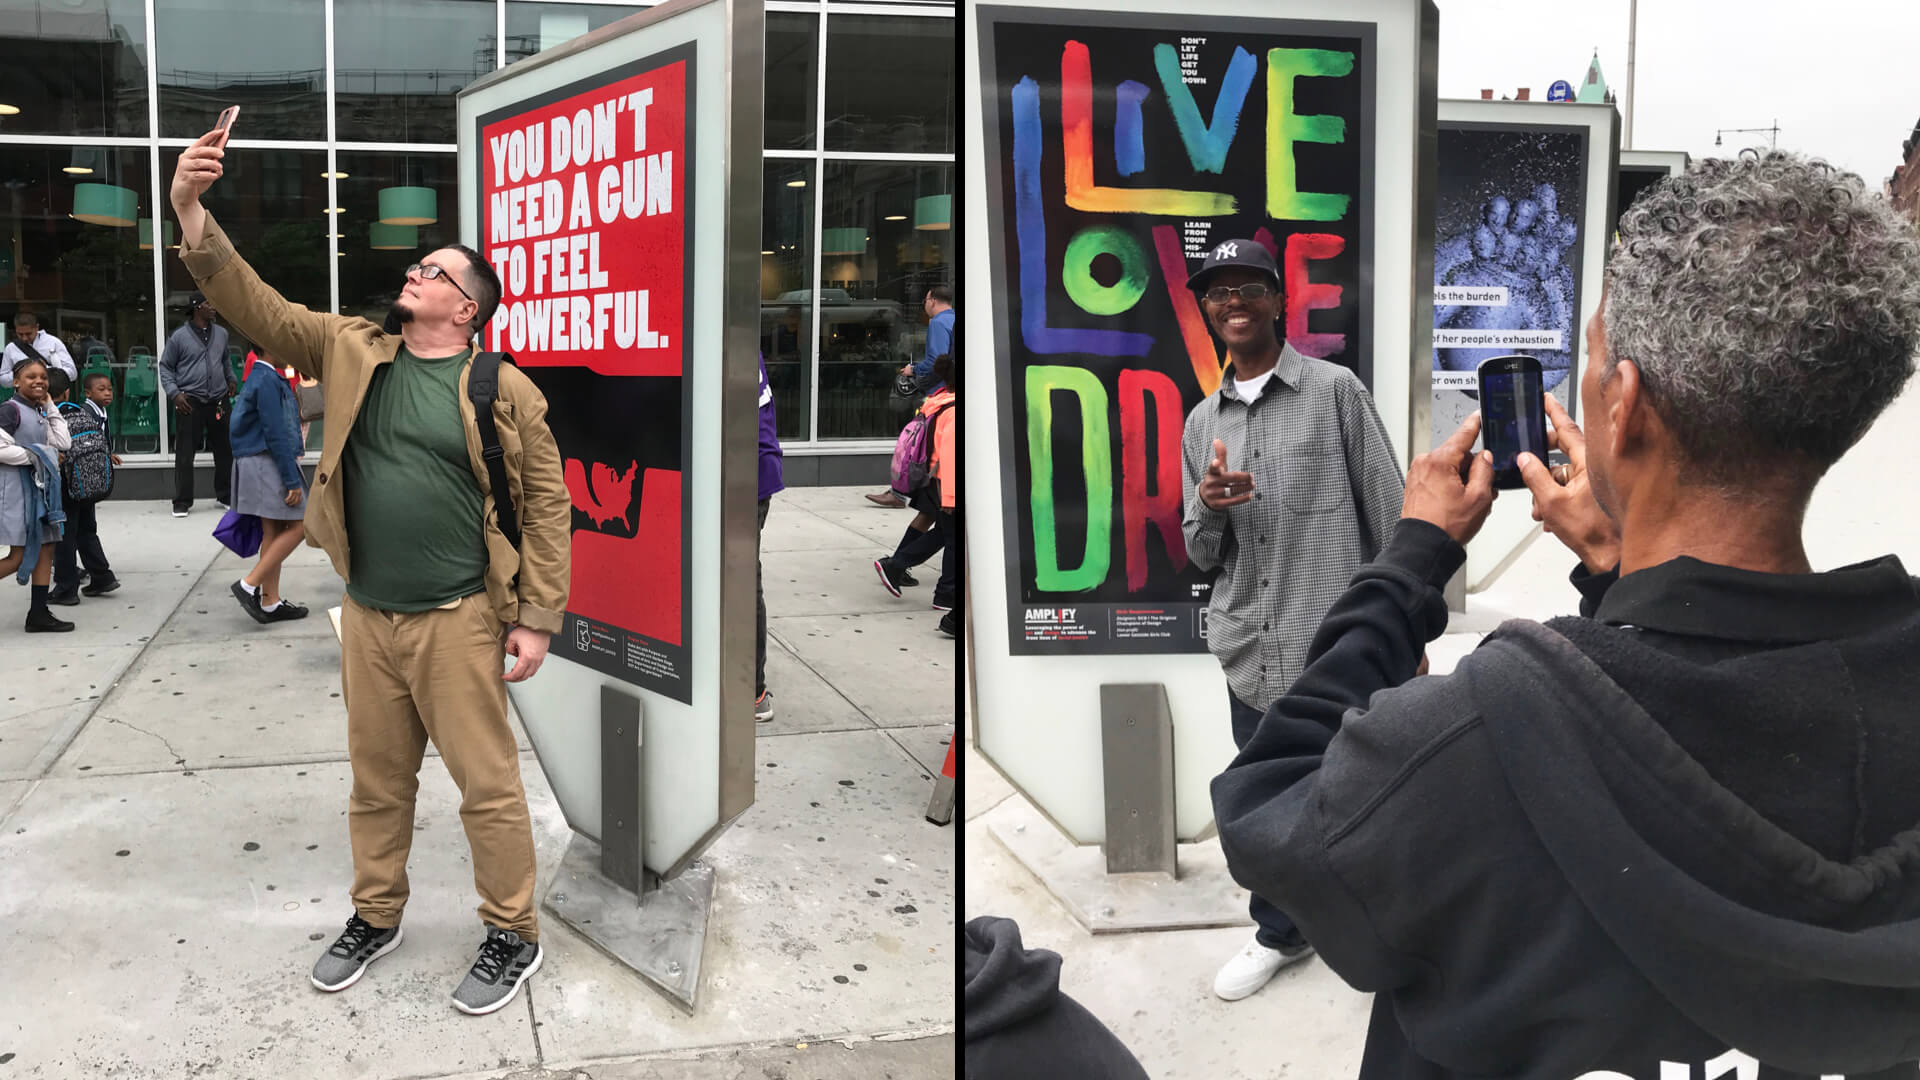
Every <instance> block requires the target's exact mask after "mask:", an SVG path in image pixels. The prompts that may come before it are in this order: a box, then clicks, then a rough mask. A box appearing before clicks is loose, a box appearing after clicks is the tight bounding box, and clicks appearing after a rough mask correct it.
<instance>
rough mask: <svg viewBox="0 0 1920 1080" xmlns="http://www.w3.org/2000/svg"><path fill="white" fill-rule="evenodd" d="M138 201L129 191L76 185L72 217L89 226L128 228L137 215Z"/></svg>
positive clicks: (102, 185) (94, 185)
mask: <svg viewBox="0 0 1920 1080" xmlns="http://www.w3.org/2000/svg"><path fill="white" fill-rule="evenodd" d="M139 208H140V200H139V197H138V196H137V195H135V194H134V190H133V189H132V188H123V187H115V186H114V185H112V184H75V185H74V186H73V218H74V220H75V221H84V222H86V223H87V224H89V225H111V226H113V227H115V228H121V229H125V228H130V227H131V226H132V225H133V224H134V221H135V220H136V219H137V218H138V216H139V213H140V209H139Z"/></svg>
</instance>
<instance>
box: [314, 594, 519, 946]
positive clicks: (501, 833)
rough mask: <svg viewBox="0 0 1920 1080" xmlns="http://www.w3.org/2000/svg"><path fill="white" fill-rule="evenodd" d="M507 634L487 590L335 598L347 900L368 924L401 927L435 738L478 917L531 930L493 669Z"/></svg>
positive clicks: (510, 764) (514, 762)
mask: <svg viewBox="0 0 1920 1080" xmlns="http://www.w3.org/2000/svg"><path fill="white" fill-rule="evenodd" d="M505 640H506V639H505V627H503V626H501V625H500V622H499V621H498V620H497V619H496V618H495V617H494V614H493V609H492V606H491V605H489V604H488V602H487V597H486V594H485V593H477V594H475V595H473V596H469V597H467V598H466V599H465V600H461V601H458V602H456V603H454V604H452V605H450V606H448V607H444V608H439V609H437V610H434V611H425V612H421V613H419V614H415V615H401V614H395V613H393V612H386V611H376V610H374V609H372V608H367V607H362V606H361V605H359V604H357V603H355V602H354V601H353V599H352V598H351V597H348V598H346V599H345V600H344V601H343V603H342V607H341V612H340V644H341V649H340V684H341V687H342V689H343V692H344V694H345V698H346V704H347V754H348V757H349V758H350V760H351V761H352V762H353V796H352V798H351V799H350V800H349V801H348V803H347V831H348V833H349V835H350V836H351V838H352V842H353V906H354V909H355V910H356V911H357V912H358V913H359V915H360V917H361V918H362V919H365V920H366V921H367V922H369V923H372V924H373V925H374V926H379V927H388V926H398V925H400V916H401V913H402V912H403V911H404V910H405V908H406V906H407V891H408V890H407V853H408V851H409V850H410V849H411V848H412V846H413V803H414V795H415V793H416V792H418V791H419V790H420V763H421V761H422V759H423V758H424V757H425V755H426V751H427V740H428V739H429V738H431V739H432V740H433V745H435V746H436V747H439V749H440V760H441V761H442V762H443V763H444V764H445V765H446V767H447V772H448V773H449V774H451V775H452V777H453V782H454V783H455V784H457V785H458V786H459V788H460V821H461V824H463V825H465V826H466V830H467V844H468V846H469V847H470V848H471V849H472V853H473V885H474V888H475V890H477V891H478V892H479V893H480V918H481V920H482V921H483V922H485V923H487V924H488V925H489V926H497V927H501V928H503V929H506V930H512V931H514V932H515V933H517V934H519V935H520V936H521V937H522V938H524V939H525V940H527V941H533V940H536V939H537V938H538V937H539V934H540V925H539V920H538V917H537V915H536V914H535V910H534V903H533V882H534V859H533V825H532V822H531V819H530V818H529V816H528V814H527V794H526V789H525V788H523V787H522V786H521V783H520V755H519V751H518V749H517V748H516V747H515V745H514V738H513V729H512V728H510V727H508V725H507V687H506V683H505V682H504V681H503V680H502V679H501V677H500V676H501V673H502V672H503V671H504V670H505V649H504V645H505Z"/></svg>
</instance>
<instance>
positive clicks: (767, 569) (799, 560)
mask: <svg viewBox="0 0 1920 1080" xmlns="http://www.w3.org/2000/svg"><path fill="white" fill-rule="evenodd" d="M884 554H886V552H875V551H868V550H865V549H841V550H834V551H769V552H766V553H765V554H763V555H762V556H761V557H760V563H761V567H762V571H763V573H764V574H765V575H766V576H765V580H766V582H767V615H768V617H769V618H784V617H792V616H796V615H864V614H884V613H889V612H899V611H920V610H925V609H926V608H927V607H928V605H930V604H932V603H933V583H934V582H935V581H937V580H939V577H940V568H939V566H938V564H929V566H928V567H922V568H920V569H918V570H916V571H914V577H915V578H916V579H917V580H918V581H919V582H920V584H919V585H917V586H915V587H912V588H908V589H904V590H902V591H903V592H904V593H905V595H904V596H900V597H895V596H894V595H893V594H892V593H889V592H888V591H887V590H886V587H885V586H883V585H881V584H880V576H879V575H878V574H876V573H875V572H874V569H873V560H874V559H875V558H877V557H879V556H880V555H884ZM776 582H777V583H778V584H779V589H778V590H777V591H776V590H775V588H774V587H773V586H774V584H775V583H776Z"/></svg>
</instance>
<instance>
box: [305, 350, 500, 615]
mask: <svg viewBox="0 0 1920 1080" xmlns="http://www.w3.org/2000/svg"><path fill="white" fill-rule="evenodd" d="M468 351H470V350H464V351H462V352H460V353H459V354H458V355H455V356H449V357H446V358H444V359H437V360H429V359H424V358H421V357H418V356H415V355H413V354H412V353H410V352H408V351H407V350H406V348H404V347H402V348H401V350H400V355H398V356H396V357H395V358H394V361H393V363H391V364H382V365H381V366H380V367H378V368H376V369H374V372H373V380H372V382H371V383H369V384H368V386H367V398H366V401H365V402H363V403H362V404H361V406H360V416H359V418H358V419H356V420H355V421H354V423H353V431H352V433H351V434H350V435H348V436H347V448H346V452H345V453H344V454H343V455H342V457H341V466H342V468H341V473H342V474H343V477H344V480H345V483H346V488H347V490H346V503H347V540H348V543H349V545H350V546H351V549H352V559H353V564H352V566H351V568H350V570H351V574H352V580H351V581H350V582H349V583H348V584H347V595H348V596H351V597H353V599H354V601H355V602H356V603H359V604H362V605H365V606H366V607H370V608H376V609H378V610H381V611H398V612H418V611H431V610H433V609H434V608H437V607H439V606H441V605H442V604H445V603H448V602H449V601H453V600H459V599H461V598H463V597H467V596H472V595H473V594H474V593H477V592H481V591H483V590H484V589H485V588H486V576H487V542H486V525H485V522H484V520H483V518H482V515H483V514H484V501H483V500H482V498H481V495H480V486H479V484H478V482H477V481H476V480H475V479H474V475H473V464H472V461H471V459H469V458H468V456H467V435H466V430H465V428H464V426H463V422H462V420H461V416H460V374H461V372H462V371H464V370H465V369H466V359H467V355H468Z"/></svg>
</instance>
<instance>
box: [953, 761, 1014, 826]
mask: <svg viewBox="0 0 1920 1080" xmlns="http://www.w3.org/2000/svg"><path fill="white" fill-rule="evenodd" d="M960 791H961V793H962V794H963V795H964V796H965V798H966V803H965V805H966V814H967V820H968V821H972V820H973V819H974V818H977V817H979V816H980V815H981V814H984V813H986V812H987V811H989V810H992V809H993V808H994V807H996V806H999V805H1000V804H1001V803H1003V802H1005V801H1007V799H1009V798H1011V797H1013V796H1014V795H1016V794H1018V792H1016V791H1015V790H1014V787H1013V785H1012V784H1011V783H1009V782H1008V781H1007V778H1006V777H1005V776H1003V775H1001V773H1000V770H999V769H996V768H994V767H993V763H992V762H990V761H988V760H987V759H986V758H984V757H981V756H980V752H979V751H978V750H975V749H974V748H973V744H972V743H968V744H967V745H966V756H965V758H964V759H963V760H962V761H961V762H960Z"/></svg>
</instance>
